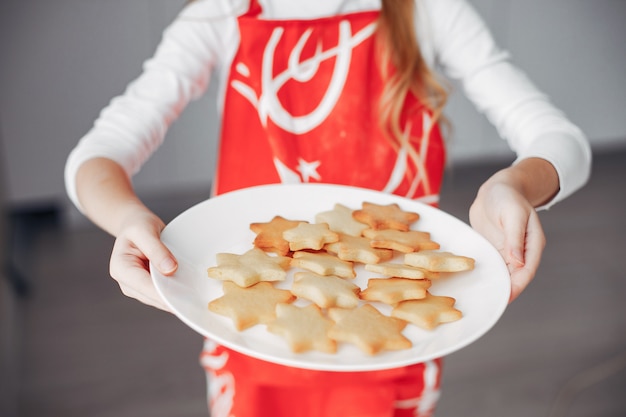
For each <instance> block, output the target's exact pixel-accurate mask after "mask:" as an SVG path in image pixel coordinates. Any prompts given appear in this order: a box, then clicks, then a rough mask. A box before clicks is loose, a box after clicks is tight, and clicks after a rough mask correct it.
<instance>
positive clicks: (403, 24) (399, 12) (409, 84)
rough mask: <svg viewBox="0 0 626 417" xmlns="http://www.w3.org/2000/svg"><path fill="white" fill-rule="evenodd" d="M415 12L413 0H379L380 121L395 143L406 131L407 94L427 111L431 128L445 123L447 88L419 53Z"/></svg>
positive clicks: (399, 142) (384, 130) (395, 143)
mask: <svg viewBox="0 0 626 417" xmlns="http://www.w3.org/2000/svg"><path fill="white" fill-rule="evenodd" d="M415 12H416V10H415V0H382V9H381V13H380V17H379V21H378V33H377V36H378V38H377V41H378V51H379V54H380V57H381V71H382V74H383V77H384V79H385V86H384V88H383V92H382V95H381V99H380V120H379V122H380V124H381V127H382V129H383V132H385V134H387V135H390V136H391V139H392V143H394V146H399V145H400V144H402V143H403V142H404V140H403V137H404V136H405V135H406V134H405V132H403V128H402V126H401V125H400V116H401V114H402V111H403V109H404V106H405V102H406V99H407V97H408V96H409V95H413V96H414V97H415V98H417V99H418V100H419V101H420V102H421V103H422V104H423V105H424V106H426V107H427V108H428V110H430V112H431V117H432V123H431V127H432V126H435V124H436V123H438V122H444V124H446V121H445V119H444V117H443V108H444V106H445V104H446V100H447V97H448V89H447V88H446V87H444V85H443V84H442V83H441V82H440V81H439V80H438V79H437V77H436V76H435V74H434V73H433V72H432V71H431V70H430V68H429V67H428V65H427V64H426V62H425V60H424V58H423V56H422V53H421V51H420V47H419V43H418V41H417V35H416V30H415V24H414V19H415V16H416V15H415ZM408 110H409V111H411V110H414V109H408ZM425 134H427V132H425Z"/></svg>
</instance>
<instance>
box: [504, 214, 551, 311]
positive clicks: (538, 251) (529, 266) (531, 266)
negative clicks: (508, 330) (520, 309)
mask: <svg viewBox="0 0 626 417" xmlns="http://www.w3.org/2000/svg"><path fill="white" fill-rule="evenodd" d="M545 244H546V241H545V235H544V232H543V228H542V227H541V222H540V221H539V216H538V215H537V214H536V213H535V212H533V213H532V214H531V217H530V218H529V221H528V229H527V232H526V240H525V247H524V251H525V254H524V257H525V264H524V266H523V267H520V268H517V269H515V270H514V271H513V272H512V273H511V300H510V301H513V300H514V299H515V298H517V297H518V296H519V295H520V294H521V293H522V291H524V289H526V287H527V286H528V284H530V282H531V281H532V279H533V278H534V277H535V275H536V273H537V269H538V268H539V264H540V262H541V255H542V253H543V249H544V248H545Z"/></svg>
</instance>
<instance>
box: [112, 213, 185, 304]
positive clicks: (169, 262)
mask: <svg viewBox="0 0 626 417" xmlns="http://www.w3.org/2000/svg"><path fill="white" fill-rule="evenodd" d="M164 227H165V224H164V223H163V221H162V220H161V219H159V218H158V217H157V216H156V215H154V214H153V213H151V212H146V211H139V212H137V213H134V214H132V215H131V216H129V218H127V219H126V221H125V222H124V225H123V226H122V228H121V230H120V233H119V234H118V237H117V239H116V241H115V245H114V246H113V252H112V254H111V261H110V265H109V269H110V274H111V276H112V277H113V279H115V280H116V281H117V282H118V284H119V286H120V288H121V290H122V293H124V295H126V296H128V297H131V298H135V299H137V300H139V301H141V302H142V303H144V304H148V305H150V306H153V307H156V308H159V309H161V310H165V311H170V310H169V308H168V307H167V305H166V304H165V302H164V301H163V299H162V298H161V296H160V295H159V294H158V292H157V290H156V288H155V286H154V284H153V282H152V278H151V276H150V272H149V262H150V261H152V263H153V265H155V266H156V267H157V268H158V269H159V271H160V272H161V273H162V274H163V275H171V274H173V273H174V272H175V271H176V269H177V266H178V265H177V263H176V259H175V258H174V256H173V255H172V254H171V252H170V251H169V250H168V249H167V247H165V245H164V244H163V243H162V242H161V239H160V234H161V231H162V230H163V228H164Z"/></svg>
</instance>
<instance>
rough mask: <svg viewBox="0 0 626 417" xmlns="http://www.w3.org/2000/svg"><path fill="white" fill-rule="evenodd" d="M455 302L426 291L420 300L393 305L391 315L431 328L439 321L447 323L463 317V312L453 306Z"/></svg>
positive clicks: (439, 322) (450, 298)
mask: <svg viewBox="0 0 626 417" xmlns="http://www.w3.org/2000/svg"><path fill="white" fill-rule="evenodd" d="M455 302H456V300H455V299H454V298H452V297H445V296H437V295H432V294H430V293H428V294H426V297H424V298H422V299H421V300H408V301H402V302H401V303H399V304H398V305H396V306H395V307H394V309H393V310H392V311H391V315H392V316H393V317H397V318H400V319H403V320H406V321H408V322H410V323H413V324H414V325H416V326H418V327H421V328H423V329H426V330H432V329H434V328H435V327H437V326H439V325H440V324H441V323H449V322H452V321H456V320H459V319H460V318H461V317H463V313H461V311H460V310H457V309H456V308H454V304H455Z"/></svg>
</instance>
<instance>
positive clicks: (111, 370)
mask: <svg viewBox="0 0 626 417" xmlns="http://www.w3.org/2000/svg"><path fill="white" fill-rule="evenodd" d="M495 168H497V167H496V166H491V165H481V166H474V167H453V168H452V169H451V170H450V172H449V173H448V177H447V181H446V183H445V185H444V190H443V194H442V208H443V209H445V210H447V211H449V212H451V213H453V214H455V215H456V216H458V217H460V218H461V219H464V220H467V209H468V207H469V204H470V203H471V200H472V197H473V195H474V192H475V190H476V188H477V186H478V184H480V183H481V182H482V181H483V180H484V179H485V178H486V177H487V176H488V175H489V173H490V172H491V171H493V169H495ZM624 178H626V152H624V151H616V152H605V153H602V154H598V155H597V156H596V160H595V166H594V174H593V177H592V179H591V181H590V183H589V184H588V185H587V187H586V188H584V189H583V190H582V191H581V192H579V193H578V194H576V195H575V196H573V197H572V198H570V199H569V200H567V201H565V202H563V203H561V204H560V205H558V206H556V207H554V208H553V209H551V210H550V211H547V212H542V213H541V217H542V220H543V223H544V228H545V231H546V234H547V236H548V246H547V248H546V251H545V254H544V258H543V262H542V266H541V268H540V271H539V274H538V277H537V279H536V280H535V281H534V282H533V283H532V284H531V286H530V287H529V288H528V289H527V291H526V292H525V293H524V294H523V296H522V297H521V298H520V299H518V300H517V301H515V302H514V303H513V304H512V305H510V307H509V308H508V310H507V311H506V312H505V314H504V316H503V317H502V319H501V320H500V321H499V322H498V324H497V325H496V326H495V327H494V328H493V329H492V330H491V331H490V332H489V333H488V334H487V335H485V336H484V337H483V338H481V339H480V340H478V341H477V342H475V343H474V344H472V345H470V346H469V347H467V348H465V349H463V350H461V351H459V352H457V353H454V354H452V355H450V356H449V357H448V358H447V362H446V365H445V366H446V371H445V372H444V380H443V397H442V399H441V400H440V404H439V408H438V412H437V417H452V416H464V417H472V416H507V417H517V416H519V417H522V416H524V417H528V416H533V417H536V416H541V417H544V416H545V417H584V416H594V417H617V416H626V396H625V395H624V394H625V393H626V303H625V301H624V300H625V298H626V256H625V253H624V250H625V249H626V220H625V217H624V215H625V213H626V187H625V186H624V183H623V180H624ZM170 197H171V198H168V199H167V200H155V201H154V207H156V208H157V211H158V212H159V213H160V214H161V215H162V216H163V217H164V218H165V219H166V220H167V219H171V218H172V217H173V216H174V215H175V214H176V213H178V212H179V211H181V210H182V209H184V208H186V207H187V206H189V205H191V204H193V203H195V202H197V201H200V200H201V199H202V198H203V195H201V194H199V193H188V194H184V195H178V196H170ZM14 220H15V222H14V223H13V226H14V227H13V229H12V230H13V231H14V233H13V243H12V245H13V246H12V247H13V252H15V254H14V256H13V258H12V259H10V260H11V261H12V262H11V265H12V267H13V272H16V273H19V274H21V275H23V277H24V279H25V280H26V284H27V285H25V286H23V287H20V288H21V293H22V295H15V294H14V291H13V290H12V289H13V287H12V286H11V285H10V283H9V282H8V280H2V284H1V286H0V288H1V294H0V295H1V296H2V297H1V298H0V301H1V302H2V306H1V307H2V309H1V314H2V320H1V323H2V327H3V329H2V339H0V340H1V341H2V345H0V346H2V347H3V352H2V357H0V359H2V362H0V364H2V366H3V368H4V369H1V370H0V374H1V378H0V383H2V385H1V386H2V387H3V389H2V395H1V396H0V401H1V403H0V415H2V416H6V417H34V416H63V417H74V416H81V417H82V416H90V417H108V416H115V417H127V416H128V417H130V416H151V417H165V416H167V417H171V416H179V417H192V416H206V415H207V412H206V405H205V386H204V376H203V373H202V372H201V371H200V369H199V367H198V364H197V362H198V361H197V357H198V352H199V349H200V346H201V338H200V337H199V336H198V335H196V334H195V333H194V332H193V331H192V330H190V329H189V328H187V327H186V326H185V325H183V324H182V323H180V322H179V321H178V320H177V319H176V318H175V317H173V316H171V315H168V314H166V313H162V312H160V311H156V310H154V309H152V308H149V307H145V306H143V305H140V304H139V303H136V302H133V301H132V300H130V299H127V298H125V297H123V296H121V295H120V293H119V290H118V288H117V287H116V284H115V282H114V281H113V280H111V279H109V278H108V272H107V262H108V254H109V251H110V248H111V245H112V243H113V240H112V238H111V237H109V236H107V235H105V234H104V233H102V232H100V231H98V230H96V229H95V228H93V227H90V226H80V227H79V226H74V227H66V225H65V224H64V223H63V222H62V221H59V219H58V218H57V217H56V216H54V213H49V214H46V213H44V214H43V215H42V213H37V214H36V215H29V214H26V215H22V216H21V217H20V218H18V219H14ZM25 225H26V227H24V226H25ZM11 276H14V275H11ZM7 335H8V336H7ZM240 417H245V416H240Z"/></svg>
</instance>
